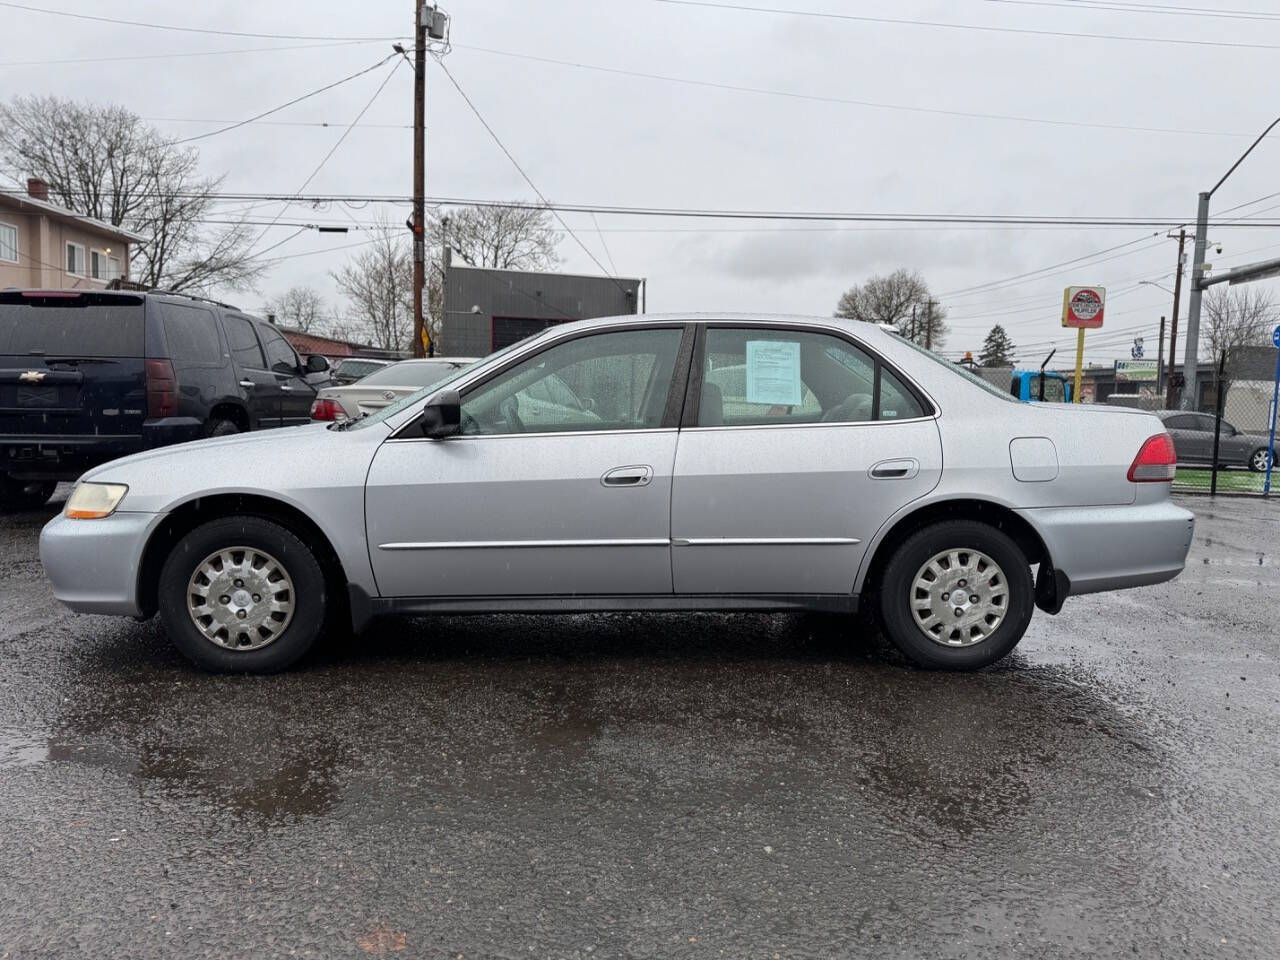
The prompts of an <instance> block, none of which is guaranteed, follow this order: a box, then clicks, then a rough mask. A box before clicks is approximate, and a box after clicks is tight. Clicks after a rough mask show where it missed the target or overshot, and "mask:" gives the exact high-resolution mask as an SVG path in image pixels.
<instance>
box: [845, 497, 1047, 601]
mask: <svg viewBox="0 0 1280 960" xmlns="http://www.w3.org/2000/svg"><path fill="white" fill-rule="evenodd" d="M945 520H975V521H977V522H978V523H985V524H987V525H988V526H992V527H995V528H996V529H997V530H999V531H1001V532H1002V533H1004V534H1005V535H1006V536H1008V537H1009V538H1010V539H1012V540H1013V542H1014V543H1016V544H1017V545H1018V549H1019V550H1021V551H1022V553H1023V555H1024V556H1025V557H1026V558H1027V563H1028V564H1037V563H1039V564H1046V563H1047V564H1050V565H1051V564H1052V559H1051V558H1050V556H1049V551H1048V549H1047V548H1046V547H1045V545H1044V541H1043V540H1041V539H1040V535H1039V534H1038V533H1036V531H1035V528H1034V527H1032V526H1031V524H1029V523H1027V521H1026V520H1024V519H1022V517H1020V516H1018V515H1017V514H1016V513H1014V512H1013V511H1012V510H1010V509H1009V508H1008V507H1002V506H1000V504H998V503H990V502H989V501H986V500H944V501H942V502H941V503H931V504H929V506H927V507H921V508H920V509H919V510H916V511H915V512H914V513H909V514H907V515H906V516H905V517H903V518H902V519H901V520H899V521H898V522H897V523H895V524H894V525H893V526H892V527H890V528H889V531H888V532H887V533H886V534H885V535H884V538H883V539H882V540H881V541H880V545H879V546H878V547H877V548H876V552H875V555H874V556H873V557H872V558H871V565H870V566H869V567H868V568H867V575H866V577H865V578H864V579H863V583H862V593H863V594H864V595H866V594H868V593H871V592H873V591H874V590H875V589H876V587H877V585H878V584H879V582H880V577H881V575H882V574H883V573H884V568H885V566H886V565H887V564H888V563H889V557H890V556H892V554H893V551H894V549H895V548H896V547H897V546H898V544H900V543H901V542H902V541H903V540H905V539H906V538H907V537H909V536H911V534H913V533H915V532H916V531H917V530H921V529H923V528H925V527H927V526H930V525H931V524H934V523H939V522H942V521H945Z"/></svg>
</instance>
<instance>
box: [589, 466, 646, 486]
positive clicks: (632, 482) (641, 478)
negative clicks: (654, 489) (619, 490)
mask: <svg viewBox="0 0 1280 960" xmlns="http://www.w3.org/2000/svg"><path fill="white" fill-rule="evenodd" d="M652 479H653V467H646V466H632V467H615V468H614V469H612V470H610V471H609V472H608V473H606V474H605V475H604V476H603V477H601V478H600V482H601V483H603V484H604V485H605V486H606V487H647V486H648V485H649V481H650V480H652Z"/></svg>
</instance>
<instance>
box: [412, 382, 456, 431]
mask: <svg viewBox="0 0 1280 960" xmlns="http://www.w3.org/2000/svg"><path fill="white" fill-rule="evenodd" d="M421 423H422V435H423V436H424V437H426V438H427V439H428V440H443V439H444V438H445V437H452V436H454V435H455V434H457V433H458V431H459V430H460V429H461V427H462V398H461V397H460V396H459V395H458V391H457V390H441V391H440V392H439V393H437V394H436V395H435V396H433V397H432V398H431V399H430V400H428V401H427V405H426V406H425V407H423V409H422V420H421Z"/></svg>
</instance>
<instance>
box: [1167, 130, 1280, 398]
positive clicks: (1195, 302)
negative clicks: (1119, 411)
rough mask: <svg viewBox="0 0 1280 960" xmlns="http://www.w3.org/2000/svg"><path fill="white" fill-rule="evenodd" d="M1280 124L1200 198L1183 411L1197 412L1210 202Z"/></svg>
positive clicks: (1197, 215) (1197, 212)
mask: <svg viewBox="0 0 1280 960" xmlns="http://www.w3.org/2000/svg"><path fill="white" fill-rule="evenodd" d="M1277 124H1280V117H1276V118H1275V119H1274V120H1272V121H1271V123H1270V124H1269V125H1268V126H1267V129H1265V130H1263V131H1262V133H1261V134H1259V135H1258V139H1257V140H1255V141H1253V143H1251V144H1250V145H1249V149H1248V150H1246V151H1245V152H1244V153H1242V154H1240V159H1239V160H1237V161H1236V162H1235V163H1233V164H1232V165H1231V167H1230V169H1229V170H1227V172H1226V173H1224V174H1223V175H1222V178H1221V179H1220V180H1219V181H1218V182H1217V183H1215V184H1214V185H1213V187H1212V188H1211V189H1210V190H1208V191H1207V192H1202V193H1201V194H1200V201H1199V203H1198V205H1197V208H1196V246H1195V253H1194V254H1193V255H1192V259H1191V307H1190V309H1189V310H1188V314H1187V358H1186V360H1185V361H1184V363H1183V364H1182V374H1183V376H1182V379H1183V382H1184V383H1185V384H1186V387H1185V388H1184V389H1183V391H1182V409H1183V410H1194V409H1195V406H1196V365H1197V361H1198V360H1199V346H1200V301H1201V299H1203V297H1204V254H1205V245H1206V244H1207V243H1208V237H1207V234H1208V232H1209V199H1210V198H1211V197H1212V196H1213V195H1214V194H1215V193H1216V192H1217V191H1218V188H1219V187H1220V186H1222V184H1223V183H1225V182H1226V179H1227V177H1229V176H1231V175H1232V174H1233V173H1235V172H1236V168H1237V167H1238V166H1240V164H1242V163H1244V159H1245V157H1247V156H1249V154H1251V153H1253V151H1254V148H1255V147H1257V146H1258V144H1260V143H1261V142H1262V141H1263V139H1264V138H1265V137H1266V135H1267V134H1269V133H1270V132H1271V131H1272V130H1273V129H1275V127H1276V125H1277Z"/></svg>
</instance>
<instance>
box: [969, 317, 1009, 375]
mask: <svg viewBox="0 0 1280 960" xmlns="http://www.w3.org/2000/svg"><path fill="white" fill-rule="evenodd" d="M1014 349H1015V348H1014V346H1013V341H1012V340H1010V339H1009V334H1007V333H1005V329H1004V327H1002V326H1001V325H1000V324H998V323H997V324H996V325H995V326H994V327H992V328H991V332H990V333H988V334H987V339H986V340H984V341H983V342H982V353H981V354H979V355H978V362H979V363H980V364H982V365H983V366H984V367H1011V366H1013V351H1014Z"/></svg>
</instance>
